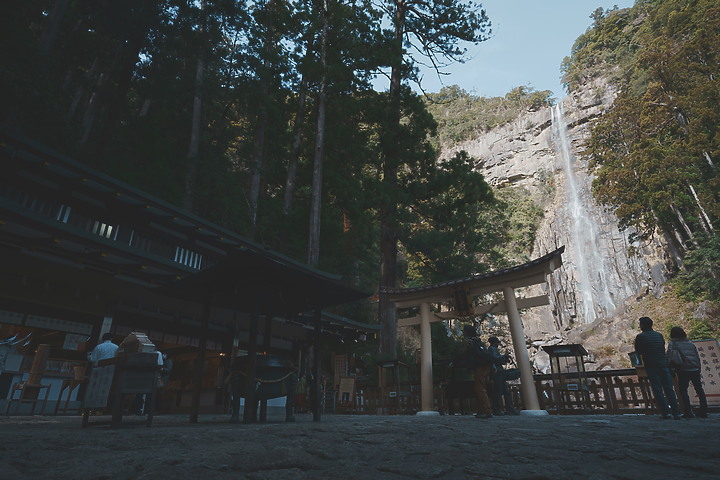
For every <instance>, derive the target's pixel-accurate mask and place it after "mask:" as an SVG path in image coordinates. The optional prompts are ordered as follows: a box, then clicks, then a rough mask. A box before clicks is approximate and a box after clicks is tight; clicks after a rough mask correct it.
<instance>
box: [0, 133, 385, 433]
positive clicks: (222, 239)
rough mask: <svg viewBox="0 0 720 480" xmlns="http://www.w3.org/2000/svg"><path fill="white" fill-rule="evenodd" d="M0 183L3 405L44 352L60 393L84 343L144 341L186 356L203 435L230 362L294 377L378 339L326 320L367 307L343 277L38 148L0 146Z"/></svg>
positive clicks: (3, 142)
mask: <svg viewBox="0 0 720 480" xmlns="http://www.w3.org/2000/svg"><path fill="white" fill-rule="evenodd" d="M0 169H1V170H0V171H2V172H3V173H2V175H0V262H1V263H0V264H1V265H2V268H0V342H3V341H4V342H5V344H6V345H12V346H13V351H12V352H11V354H10V355H8V356H7V361H6V362H5V366H4V370H3V369H2V368H0V373H2V375H1V376H0V402H1V401H3V400H4V399H5V398H7V394H8V391H9V389H10V386H11V385H12V384H13V383H15V382H18V381H19V380H20V379H21V378H22V376H23V372H25V374H26V372H27V368H28V365H29V362H31V361H32V359H31V357H32V352H34V347H35V346H37V345H38V344H49V345H50V347H51V351H50V355H49V359H48V361H47V366H48V368H47V372H46V376H48V382H49V383H51V384H52V383H53V382H54V384H56V385H57V387H58V388H59V386H60V383H61V379H62V377H63V376H67V375H70V376H72V373H71V372H72V370H73V366H76V365H77V363H79V362H82V361H84V360H85V355H86V352H85V349H84V346H85V345H86V344H87V342H88V340H89V342H90V343H91V344H92V343H94V342H97V341H98V339H99V338H100V337H101V335H102V334H103V333H105V332H108V331H109V332H111V333H113V334H114V335H116V339H117V340H121V339H122V338H123V337H124V336H126V335H127V334H129V333H130V332H131V331H142V332H145V333H147V335H148V337H149V338H150V339H151V340H152V341H153V342H155V344H156V345H158V346H159V348H160V349H161V350H164V349H168V350H169V351H173V352H178V353H179V354H181V357H182V359H179V358H178V357H176V361H175V365H176V367H178V366H179V367H180V368H185V370H186V372H185V375H183V376H182V378H181V379H180V380H178V381H179V382H180V384H179V385H178V389H179V390H180V393H178V395H179V396H178V400H177V406H183V407H184V409H185V411H187V410H189V411H190V415H191V421H197V416H198V413H199V412H200V407H201V406H203V405H207V404H211V405H212V404H217V402H216V400H214V397H216V396H217V390H218V388H219V387H218V383H221V382H222V380H216V378H220V376H221V375H220V370H221V365H220V364H221V363H222V362H223V357H226V356H227V355H228V354H229V353H231V352H233V351H236V350H238V349H240V350H245V351H247V353H248V355H250V356H253V355H255V354H256V352H258V351H259V350H260V351H268V352H275V353H281V354H283V355H286V356H287V357H289V358H291V359H293V360H294V362H295V363H298V362H300V361H301V360H299V359H300V357H301V356H302V346H303V345H305V346H306V345H307V342H308V341H309V339H312V338H314V339H320V338H323V337H327V336H331V337H335V338H340V337H341V336H352V335H361V334H364V335H368V334H369V335H373V334H375V333H376V332H377V331H379V327H378V326H374V325H366V324H362V323H359V322H355V321H352V320H349V319H346V318H343V317H341V316H338V315H331V314H328V313H326V312H324V311H323V309H324V308H328V307H331V306H334V305H339V304H343V303H348V302H353V301H359V300H362V299H364V298H366V297H367V296H368V294H366V293H364V292H361V291H358V290H356V289H354V288H351V287H348V286H347V285H345V284H343V283H342V281H341V278H340V277H338V276H335V275H331V274H328V273H326V272H321V271H318V270H313V269H310V268H308V267H307V266H305V265H303V264H301V263H299V262H296V261H294V260H292V259H290V258H287V257H284V256H282V255H280V254H277V253H275V252H272V251H270V250H268V249H266V248H264V247H263V246H261V245H257V244H255V243H253V242H250V241H248V240H246V239H244V238H243V237H241V236H240V235H238V234H236V233H234V232H231V231H229V230H227V229H224V228H222V227H220V226H218V225H215V224H213V223H211V222H208V221H206V220H204V219H202V218H200V217H198V216H195V215H193V214H191V213H189V212H187V211H184V210H182V209H180V208H178V207H175V206H173V205H170V204H169V203H167V202H164V201H162V200H159V199H157V198H155V197H153V196H151V195H148V194H146V193H144V192H141V191H139V190H137V189H135V188H133V187H131V186H129V185H127V184H124V183H122V182H120V181H118V180H116V179H114V178H111V177H109V176H107V175H104V174H102V173H99V172H97V171H94V170H92V169H90V168H88V167H87V166H85V165H82V164H80V163H78V162H76V161H74V160H72V159H69V158H67V157H64V156H62V155H59V154H57V153H55V152H52V151H50V150H48V149H46V148H44V147H43V146H41V145H37V144H36V143H34V142H32V141H30V140H26V139H23V138H18V137H16V136H13V135H10V134H7V133H5V132H0ZM261 318H262V319H263V321H262V322H261ZM0 346H2V345H0ZM23 347H24V348H23ZM23 351H24V352H25V354H23V353H22V352H23ZM314 355H315V356H317V357H318V359H319V355H320V349H319V348H315V349H314ZM178 360H180V361H178ZM198 360H199V361H198ZM178 364H179V365H178ZM198 365H199V366H198ZM184 366H185V367H184ZM314 366H315V367H314V368H317V369H319V368H320V362H319V361H315V362H314ZM316 373H318V377H319V370H318V372H316ZM55 377H57V378H55ZM318 388H319V387H318ZM55 390H56V391H57V389H55ZM183 390H184V391H183ZM189 390H192V391H189ZM181 393H182V395H181ZM181 397H182V398H181ZM52 399H53V398H52V397H51V400H52ZM315 410H316V411H314V412H313V413H314V414H315V418H316V419H319V418H320V413H319V411H317V408H316V409H315Z"/></svg>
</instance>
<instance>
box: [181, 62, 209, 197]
mask: <svg viewBox="0 0 720 480" xmlns="http://www.w3.org/2000/svg"><path fill="white" fill-rule="evenodd" d="M204 76H205V64H204V62H203V59H202V58H199V59H198V62H197V67H196V68H195V96H194V97H193V113H192V124H191V128H190V145H188V153H187V157H186V158H187V167H186V169H185V191H184V197H183V207H184V208H185V209H186V210H189V211H192V209H193V208H194V206H195V202H194V199H195V185H196V182H197V162H198V154H199V153H200V119H201V113H202V86H203V78H204Z"/></svg>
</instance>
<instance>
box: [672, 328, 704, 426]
mask: <svg viewBox="0 0 720 480" xmlns="http://www.w3.org/2000/svg"><path fill="white" fill-rule="evenodd" d="M673 351H676V352H678V353H679V357H680V360H681V362H682V363H680V364H678V365H677V366H675V365H673V366H675V368H676V371H677V375H678V387H679V389H680V397H681V398H682V401H683V407H684V413H683V418H694V417H695V414H694V413H693V410H692V406H690V396H689V395H688V387H689V386H690V382H692V384H693V388H694V389H695V393H697V396H698V400H700V410H698V413H697V416H698V417H700V418H707V410H708V403H707V397H706V396H705V389H703V385H702V378H701V375H700V355H699V354H698V351H697V347H695V344H694V343H692V342H691V341H690V340H688V338H687V334H686V333H685V330H683V329H682V328H681V327H673V328H671V329H670V341H669V342H668V348H667V355H668V358H672V352H673Z"/></svg>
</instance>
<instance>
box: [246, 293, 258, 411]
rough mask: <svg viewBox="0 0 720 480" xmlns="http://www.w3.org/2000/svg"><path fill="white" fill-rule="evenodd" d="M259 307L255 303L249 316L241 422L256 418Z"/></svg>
mask: <svg viewBox="0 0 720 480" xmlns="http://www.w3.org/2000/svg"><path fill="white" fill-rule="evenodd" d="M259 317H260V312H259V307H258V305H257V304H256V305H255V308H253V312H252V315H251V316H250V328H249V331H248V362H247V366H248V370H247V377H246V378H245V381H246V382H247V383H246V384H245V387H246V388H245V392H246V393H245V408H244V409H243V423H254V422H255V420H256V418H257V402H256V401H255V370H256V366H257V334H258V322H259V321H260V318H259Z"/></svg>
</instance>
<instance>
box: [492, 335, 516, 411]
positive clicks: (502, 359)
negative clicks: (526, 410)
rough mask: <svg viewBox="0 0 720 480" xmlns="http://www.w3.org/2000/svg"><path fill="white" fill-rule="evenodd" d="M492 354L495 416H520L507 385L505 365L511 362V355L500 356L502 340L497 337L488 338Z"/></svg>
mask: <svg viewBox="0 0 720 480" xmlns="http://www.w3.org/2000/svg"><path fill="white" fill-rule="evenodd" d="M488 343H489V344H490V354H491V355H492V360H493V366H494V367H495V370H494V371H493V373H492V375H491V377H492V382H493V410H492V413H493V415H503V413H506V414H508V415H518V411H517V410H515V405H513V399H512V394H511V393H510V389H509V388H508V386H507V384H506V383H505V366H504V365H505V364H506V363H508V361H509V360H510V354H508V353H505V354H500V339H499V338H497V337H490V338H488ZM503 400H505V409H504V410H505V411H504V412H503Z"/></svg>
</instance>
